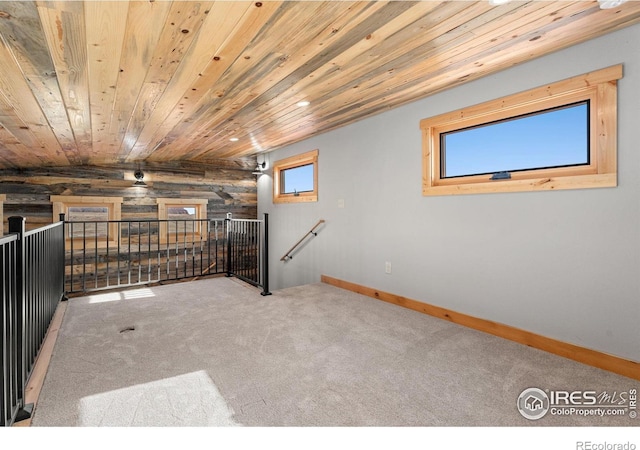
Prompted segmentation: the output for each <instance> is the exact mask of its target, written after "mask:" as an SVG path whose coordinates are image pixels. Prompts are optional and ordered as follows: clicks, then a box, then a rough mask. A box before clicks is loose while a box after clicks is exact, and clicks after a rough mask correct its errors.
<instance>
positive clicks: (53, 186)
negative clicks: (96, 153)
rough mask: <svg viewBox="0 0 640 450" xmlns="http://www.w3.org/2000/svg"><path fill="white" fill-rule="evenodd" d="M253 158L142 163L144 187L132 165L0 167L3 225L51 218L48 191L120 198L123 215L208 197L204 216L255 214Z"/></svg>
mask: <svg viewBox="0 0 640 450" xmlns="http://www.w3.org/2000/svg"><path fill="white" fill-rule="evenodd" d="M255 165H256V163H255V160H251V159H242V160H234V161H231V160H220V161H216V162H215V163H212V164H195V163H187V162H180V163H178V162H176V163H162V164H161V163H158V164H145V165H143V166H142V167H141V169H142V170H143V171H144V181H145V183H147V185H148V187H146V188H140V187H134V186H133V183H134V181H135V179H134V176H133V173H134V171H135V170H136V169H137V168H138V166H137V165H133V164H118V165H113V166H78V167H59V168H51V167H46V168H37V169H22V170H21V169H5V170H0V196H2V195H5V196H6V199H5V200H4V219H5V220H4V221H3V230H4V233H6V232H7V228H8V225H7V220H6V219H7V218H9V217H11V216H16V215H19V216H24V217H25V218H26V225H27V229H33V228H37V227H40V226H42V225H46V224H49V223H52V221H53V220H54V218H53V207H52V204H51V201H50V196H51V195H82V196H96V197H123V203H122V220H129V219H131V220H136V219H157V218H158V205H157V204H156V199H157V198H200V199H207V200H208V206H207V217H208V218H223V217H224V216H225V215H226V213H228V212H230V213H232V214H233V216H234V217H236V218H246V219H255V218H256V216H257V194H256V176H255V175H252V173H251V172H252V170H253V169H254V168H255Z"/></svg>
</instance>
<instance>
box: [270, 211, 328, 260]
mask: <svg viewBox="0 0 640 450" xmlns="http://www.w3.org/2000/svg"><path fill="white" fill-rule="evenodd" d="M324 222H325V220H324V219H320V220H318V223H316V224H315V225H314V226H313V228H311V230H309V231H307V233H306V234H305V235H304V236H302V238H301V239H300V240H299V241H298V242H296V243H295V244H294V245H293V247H291V248H290V249H289V251H287V253H285V254H284V256H283V257H282V258H280V261H288V260H290V259H293V256H291V254H292V253H293V251H294V250H295V249H296V248H298V246H299V245H300V244H302V243H303V242H304V240H305V239H306V238H308V237H309V236H311V235H313V236H317V235H318V233H317V232H316V229H317V228H318V227H319V226H320V225H322V224H323V223H324Z"/></svg>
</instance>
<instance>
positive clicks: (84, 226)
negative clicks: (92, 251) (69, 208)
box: [82, 222, 87, 292]
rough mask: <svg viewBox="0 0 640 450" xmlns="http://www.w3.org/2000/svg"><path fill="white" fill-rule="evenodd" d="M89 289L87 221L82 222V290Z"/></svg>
mask: <svg viewBox="0 0 640 450" xmlns="http://www.w3.org/2000/svg"><path fill="white" fill-rule="evenodd" d="M86 290H87V222H82V291H83V292H86Z"/></svg>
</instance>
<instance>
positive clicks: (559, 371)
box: [32, 278, 640, 427]
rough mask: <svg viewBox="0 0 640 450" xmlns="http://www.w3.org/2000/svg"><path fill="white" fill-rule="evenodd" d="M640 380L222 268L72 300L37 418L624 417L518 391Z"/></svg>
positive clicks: (472, 421)
mask: <svg viewBox="0 0 640 450" xmlns="http://www.w3.org/2000/svg"><path fill="white" fill-rule="evenodd" d="M638 384H639V383H638V382H636V381H634V380H632V379H629V378H625V377H622V376H618V375H615V374H612V373H609V372H606V371H602V370H599V369H596V368H593V367H588V366H585V365H582V364H580V363H576V362H573V361H570V360H566V359H564V358H560V357H556V356H554V355H550V354H547V353H545V352H542V351H539V350H536V349H532V348H528V347H526V346H522V345H519V344H516V343H513V342H509V341H506V340H503V339H500V338H497V337H493V336H490V335H486V334H484V333H480V332H477V331H474V330H470V329H466V328H464V327H461V326H458V325H455V324H452V323H449V322H445V321H442V320H438V319H435V318H432V317H429V316H426V315H423V314H420V313H417V312H414V311H410V310H407V309H404V308H401V307H398V306H395V305H390V304H387V303H384V302H380V301H377V300H374V299H370V298H367V297H364V296H360V295H357V294H354V293H352V292H348V291H343V290H341V289H338V288H335V287H332V286H329V285H324V284H313V285H307V286H300V287H295V288H290V289H284V290H281V291H276V292H274V293H273V295H272V296H268V297H262V296H260V295H259V291H258V290H256V289H254V288H252V287H249V286H246V285H244V284H243V283H241V282H239V281H237V280H234V279H227V278H210V279H205V280H199V281H196V282H190V283H180V284H173V285H167V286H161V287H153V288H142V289H132V290H127V291H122V292H117V293H104V294H97V295H92V296H87V297H82V298H76V299H71V300H70V301H69V305H68V309H67V313H66V315H65V318H64V321H63V324H62V327H61V329H60V333H59V337H58V342H57V344H56V347H55V349H54V353H53V356H52V360H51V364H50V366H49V370H48V372H47V375H46V379H45V383H44V386H43V389H42V393H41V395H40V399H39V402H38V404H37V408H36V410H35V413H34V417H33V422H32V423H33V426H304V427H306V426H479V425H482V426H567V425H580V426H583V425H584V426H629V425H636V426H637V425H639V424H640V419H636V420H633V419H631V418H629V417H628V415H626V416H624V417H580V416H576V415H572V416H552V415H551V414H548V415H547V416H545V417H544V418H542V419H540V420H536V421H532V420H528V419H526V418H524V417H523V416H522V415H521V414H520V413H519V412H518V409H517V407H516V403H517V399H518V396H519V395H520V393H521V392H522V391H523V390H524V389H526V388H530V387H537V388H540V389H542V390H546V389H548V390H560V389H562V390H595V391H598V392H602V391H606V392H609V393H613V392H618V393H619V392H622V391H628V390H629V389H631V388H634V387H635V388H637V387H638Z"/></svg>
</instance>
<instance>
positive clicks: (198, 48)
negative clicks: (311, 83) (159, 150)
mask: <svg viewBox="0 0 640 450" xmlns="http://www.w3.org/2000/svg"><path fill="white" fill-rule="evenodd" d="M251 5H253V3H252V2H225V1H222V2H216V3H214V4H213V5H212V7H211V8H210V10H209V12H208V13H207V17H206V18H205V21H204V23H203V24H202V28H201V31H200V33H199V35H198V38H197V40H196V41H195V42H194V44H193V45H192V46H191V47H190V48H189V53H188V54H187V55H186V56H185V61H189V62H190V64H188V65H187V64H181V65H180V66H179V67H178V69H177V70H176V73H175V74H174V76H173V77H172V78H171V81H170V82H169V85H168V86H167V88H166V89H165V92H164V94H163V96H162V97H161V98H160V100H159V102H158V104H157V105H156V107H155V109H154V110H153V112H152V113H151V116H150V117H149V119H148V120H147V122H146V124H145V126H144V128H143V130H142V131H141V133H140V134H139V136H138V139H137V142H133V143H130V144H129V143H128V144H127V145H126V146H124V147H123V151H122V152H121V155H120V156H121V158H123V159H127V158H131V157H132V156H133V157H135V155H132V154H131V149H133V148H134V146H137V147H138V148H145V149H146V148H153V147H155V146H156V145H157V143H158V142H159V141H158V142H155V143H153V144H152V140H153V137H154V136H155V133H156V132H157V131H158V129H159V128H160V126H161V124H162V123H163V122H164V121H165V120H166V118H167V116H169V114H170V113H171V111H172V110H174V109H175V108H176V105H178V104H180V103H181V101H183V100H184V99H185V98H186V96H194V95H198V94H199V93H198V94H194V92H197V91H198V88H197V87H192V86H193V85H194V84H195V83H196V81H197V79H198V78H199V77H202V76H203V73H204V72H206V69H207V66H208V65H209V64H210V63H211V61H212V57H213V56H212V55H216V54H217V53H216V52H217V51H218V49H219V48H220V47H221V46H223V45H224V44H225V42H226V41H227V39H228V36H229V34H230V33H231V32H232V31H233V29H234V28H236V26H237V24H238V23H239V22H240V20H241V19H242V17H243V16H245V14H246V13H247V10H248V9H249V8H250V7H251ZM221 17H223V18H224V20H223V21H222V23H220V18H221ZM179 109H180V110H181V109H182V105H181V106H180V108H179ZM159 131H160V133H162V135H161V138H162V137H164V134H166V132H164V133H163V131H164V130H162V129H161V130H159ZM150 146H152V147H150Z"/></svg>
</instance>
